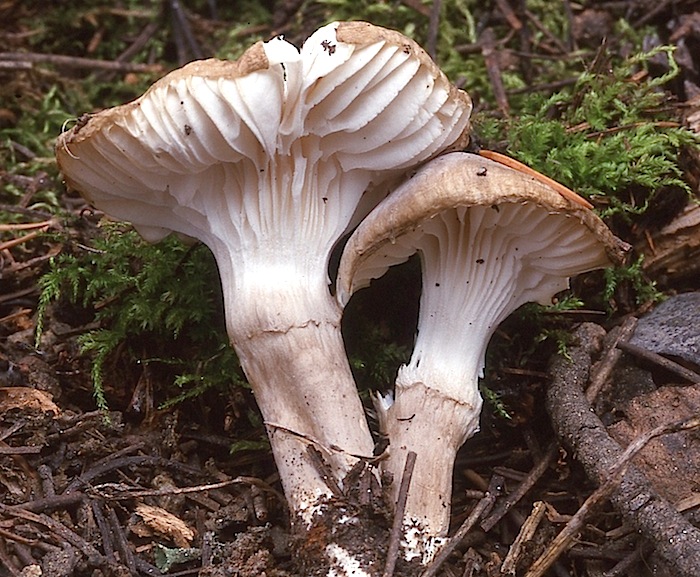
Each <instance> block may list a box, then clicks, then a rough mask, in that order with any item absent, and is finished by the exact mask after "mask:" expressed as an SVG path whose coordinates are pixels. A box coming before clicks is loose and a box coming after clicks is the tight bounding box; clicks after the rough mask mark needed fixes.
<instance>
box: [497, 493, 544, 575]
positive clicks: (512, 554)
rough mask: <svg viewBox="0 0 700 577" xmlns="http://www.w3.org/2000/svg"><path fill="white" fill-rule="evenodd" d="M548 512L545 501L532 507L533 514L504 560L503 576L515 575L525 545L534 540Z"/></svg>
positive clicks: (524, 524) (521, 529)
mask: <svg viewBox="0 0 700 577" xmlns="http://www.w3.org/2000/svg"><path fill="white" fill-rule="evenodd" d="M546 511H547V507H546V505H545V504H544V502H543V501H537V502H536V503H535V504H534V505H533V506H532V512H531V513H530V515H529V517H528V518H527V519H526V520H525V522H524V523H523V525H522V527H520V532H519V533H518V536H517V537H516V538H515V541H513V544H512V545H511V546H510V549H509V550H508V554H507V555H506V558H505V559H504V560H503V564H502V565H501V574H502V575H515V570H516V566H517V563H518V560H519V559H520V552H521V551H522V548H523V545H524V544H525V543H527V542H528V541H530V540H531V539H532V537H533V535H534V534H535V531H537V527H539V524H540V521H542V518H543V517H544V514H545V512H546Z"/></svg>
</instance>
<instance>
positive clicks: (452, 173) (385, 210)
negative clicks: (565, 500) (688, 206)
mask: <svg viewBox="0 0 700 577" xmlns="http://www.w3.org/2000/svg"><path fill="white" fill-rule="evenodd" d="M416 252H418V253H420V258H421V264H422V282H423V288H422V294H421V302H420V313H419V320H418V335H417V338H416V342H415V348H414V350H413V354H412V357H411V359H410V362H409V363H408V364H407V365H405V366H402V367H401V368H400V369H399V372H398V376H397V378H396V384H395V390H394V392H393V397H392V396H387V397H380V398H379V399H378V402H377V408H378V413H379V420H380V425H381V427H382V429H383V431H384V432H385V433H386V434H387V435H388V437H389V443H390V444H389V457H388V459H387V460H386V461H385V468H386V470H387V471H389V472H390V473H391V474H392V475H393V476H394V479H398V480H400V478H401V474H402V471H403V468H404V463H405V461H406V456H407V453H408V452H409V451H414V452H415V453H416V454H417V459H416V464H415V469H414V472H413V476H412V481H411V487H410V490H409V493H408V501H407V505H406V510H405V511H406V512H405V516H404V532H405V535H404V536H405V542H406V543H405V544H406V551H405V552H406V555H407V556H408V557H409V558H410V557H414V556H420V557H421V558H422V560H423V562H427V561H428V560H429V559H430V558H431V556H432V555H433V553H434V552H435V550H436V549H437V547H439V545H440V543H441V542H442V540H443V539H444V537H445V536H446V534H447V530H448V527H449V518H450V501H451V490H452V470H453V464H454V459H455V455H456V452H457V450H458V449H459V447H460V446H461V445H462V444H463V443H464V441H465V440H466V439H467V438H468V437H470V436H471V435H473V434H474V433H475V432H476V431H477V430H478V427H479V414H480V410H481V397H480V394H479V390H478V379H479V377H480V376H481V374H482V371H483V367H484V356H485V353H486V348H487V345H488V343H489V340H490V338H491V335H492V334H493V332H494V331H495V329H496V327H497V326H498V325H499V323H500V322H501V321H502V320H504V319H505V318H506V317H507V316H508V315H509V314H510V313H511V312H513V311H514V310H515V309H516V308H518V307H519V306H520V305H522V304H524V303H526V302H531V301H534V302H539V303H550V302H551V298H552V296H553V295H555V294H556V293H557V292H559V291H561V290H563V289H565V288H567V286H568V282H569V277H571V276H573V275H576V274H579V273H582V272H585V271H589V270H592V269H596V268H600V267H605V266H608V265H610V264H611V263H614V262H618V261H619V260H620V258H621V254H622V245H621V242H620V241H618V240H617V239H616V238H615V237H614V236H613V235H612V233H611V232H610V231H609V230H608V229H607V227H606V226H605V224H604V223H603V222H602V221H601V220H600V219H599V218H598V217H597V216H596V215H595V214H594V213H593V212H592V211H591V210H590V209H589V208H588V204H587V202H586V201H584V200H583V199H577V198H576V197H572V196H571V195H569V196H568V197H565V196H562V195H561V194H560V193H558V192H557V191H556V190H555V189H553V188H552V187H550V186H548V185H547V184H545V183H543V182H541V181H540V180H538V179H536V178H533V177H532V176H530V175H527V174H524V173H523V172H520V171H517V170H513V169H512V168H508V167H506V166H504V165H503V164H500V163H497V162H494V161H492V160H489V159H487V158H483V157H481V156H477V155H474V154H468V153H461V152H454V153H451V154H446V155H444V156H441V157H440V158H437V159H435V160H433V161H431V162H430V163H428V164H427V165H426V166H424V167H423V168H422V169H420V170H419V171H418V172H417V174H415V175H414V176H413V177H412V178H410V179H409V180H407V181H406V182H404V183H403V184H402V185H401V186H400V187H399V188H397V189H396V190H395V191H394V192H392V193H391V194H390V195H389V196H388V197H387V198H386V199H385V200H383V201H382V202H381V203H380V204H379V205H378V206H377V207H376V208H375V209H374V210H373V211H372V212H371V213H370V214H369V215H368V216H367V217H366V218H365V220H364V221H363V222H362V223H361V224H360V225H359V227H358V228H357V230H356V231H355V232H354V233H353V235H352V236H351V237H350V240H349V241H348V243H347V245H346V246H345V248H344V252H343V256H342V258H341V263H340V269H339V273H338V290H337V296H338V300H339V302H340V304H341V305H345V304H346V303H347V301H348V300H349V298H350V296H351V295H352V293H354V292H355V291H357V290H358V289H360V288H362V287H364V286H367V285H368V284H369V283H370V281H371V280H372V279H374V278H378V277H379V276H381V275H382V274H384V272H385V271H386V270H387V268H388V267H389V266H391V265H394V264H397V263H400V262H403V261H405V260H406V259H407V258H409V256H411V255H413V254H414V253H416ZM394 489H395V490H398V483H395V487H394Z"/></svg>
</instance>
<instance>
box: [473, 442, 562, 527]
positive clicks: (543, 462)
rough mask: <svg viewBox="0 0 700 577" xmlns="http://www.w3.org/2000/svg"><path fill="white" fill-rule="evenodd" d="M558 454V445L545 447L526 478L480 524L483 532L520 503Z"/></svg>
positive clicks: (552, 444) (553, 444)
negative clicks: (545, 449)
mask: <svg viewBox="0 0 700 577" xmlns="http://www.w3.org/2000/svg"><path fill="white" fill-rule="evenodd" d="M558 452H559V445H558V443H551V444H550V445H549V447H547V451H546V452H545V454H544V455H543V456H542V458H541V459H540V460H539V461H538V462H537V464H536V465H535V466H534V467H533V468H532V469H531V470H530V472H529V473H528V474H527V477H525V478H524V479H523V480H522V481H521V482H520V484H519V485H518V487H517V488H516V489H515V491H513V492H512V493H510V494H509V495H508V496H507V497H505V498H504V499H502V500H501V501H499V503H498V504H497V505H496V506H495V507H494V509H493V511H492V512H491V514H490V515H489V516H488V517H486V519H484V520H483V521H482V522H481V528H482V529H483V530H484V531H486V532H487V533H488V532H489V531H490V530H491V529H492V528H493V527H494V526H495V525H496V523H498V522H499V521H500V520H501V519H502V518H503V517H504V516H505V515H506V513H508V511H510V510H511V508H512V507H513V505H515V504H516V503H518V501H520V499H522V498H523V497H524V496H525V495H526V494H527V492H528V491H529V490H530V489H532V487H533V486H534V484H535V483H536V482H537V480H538V479H539V478H540V477H541V476H542V475H543V474H544V472H545V471H546V470H547V469H548V468H549V466H550V465H551V464H552V462H553V461H554V458H555V457H556V456H557V453H558Z"/></svg>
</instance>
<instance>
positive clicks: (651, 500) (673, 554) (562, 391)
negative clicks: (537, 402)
mask: <svg viewBox="0 0 700 577" xmlns="http://www.w3.org/2000/svg"><path fill="white" fill-rule="evenodd" d="M596 331H602V329H601V328H600V327H598V326H596V325H590V324H584V325H581V327H580V328H579V329H578V330H577V331H576V336H577V337H578V339H579V345H578V346H575V347H571V348H570V349H569V358H570V359H571V360H568V359H565V358H563V357H557V358H556V359H554V360H553V362H552V364H551V367H550V373H551V375H552V382H551V384H550V387H549V389H548V391H547V401H546V404H547V411H548V412H549V414H550V417H551V420H552V424H553V426H554V429H555V431H556V433H557V435H558V437H559V438H560V439H561V440H562V442H563V443H564V444H565V445H567V446H569V447H570V448H571V449H572V452H573V454H575V455H576V457H577V459H578V460H579V462H580V463H581V464H582V465H583V467H584V469H585V471H586V474H587V475H588V477H589V478H591V479H592V480H593V481H595V482H596V483H598V484H599V485H601V484H603V483H605V482H606V480H607V479H608V478H609V471H610V470H611V469H612V468H613V467H614V466H615V464H616V463H617V462H619V460H620V457H621V455H622V454H623V450H622V449H621V447H620V446H619V445H618V444H617V443H616V442H615V441H614V440H613V439H612V438H611V437H610V436H609V435H608V433H607V431H606V430H605V426H604V425H603V423H602V422H601V421H600V419H599V418H598V417H597V416H596V415H595V413H594V412H593V411H592V410H591V406H590V404H589V403H588V401H587V400H586V397H585V394H584V392H583V388H584V386H585V384H586V381H587V380H588V374H589V371H590V367H591V364H592V363H591V356H592V354H593V352H594V351H595V350H597V344H598V343H597V340H598V339H599V338H600V334H596ZM610 502H611V503H612V505H613V506H614V507H615V508H616V509H617V510H618V511H619V513H620V514H621V515H622V518H623V519H624V520H625V521H626V522H627V523H629V524H630V525H631V526H632V527H634V529H635V530H637V531H638V532H639V533H640V534H642V535H643V536H644V537H645V538H646V539H648V540H649V541H650V542H651V543H653V544H654V546H655V549H656V553H657V554H658V556H659V557H660V558H661V559H662V560H663V561H664V562H665V563H666V564H667V565H668V566H669V567H670V568H671V569H672V573H673V574H674V575H676V576H677V577H697V576H698V575H700V530H698V529H697V528H696V527H694V526H693V525H691V524H690V523H689V522H688V521H687V520H686V519H685V518H684V517H683V515H681V514H680V513H679V512H678V511H676V509H675V508H674V507H673V505H672V504H671V503H669V502H668V501H666V500H665V499H663V498H662V497H661V496H660V495H659V494H658V493H657V492H656V491H655V490H654V489H653V488H652V487H651V486H650V484H649V482H648V480H647V479H646V477H645V476H644V474H643V473H641V471H639V469H637V468H636V467H634V466H630V467H629V469H628V471H627V474H626V475H625V476H624V478H623V479H622V481H621V482H620V484H619V487H617V488H616V489H615V490H614V491H613V492H612V494H611V496H610Z"/></svg>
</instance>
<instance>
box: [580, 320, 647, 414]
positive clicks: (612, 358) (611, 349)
mask: <svg viewBox="0 0 700 577" xmlns="http://www.w3.org/2000/svg"><path fill="white" fill-rule="evenodd" d="M636 326H637V319H636V317H629V318H628V319H626V320H625V322H624V323H622V325H621V326H620V327H619V328H618V329H613V330H616V334H615V337H614V338H613V339H612V341H611V342H610V343H609V344H608V346H607V347H606V350H605V351H604V352H603V356H602V357H601V359H600V360H599V361H598V362H597V363H596V364H595V365H593V368H592V370H591V377H590V380H589V382H588V387H587V388H586V399H587V400H588V402H589V403H592V402H593V401H594V400H595V398H596V397H597V396H598V394H599V393H600V391H601V390H603V387H604V386H605V384H606V383H607V382H608V377H609V376H610V374H611V373H612V371H613V369H614V368H615V365H616V364H617V361H618V360H619V359H620V357H621V356H622V351H621V350H620V349H618V348H617V345H618V344H619V343H621V342H623V341H627V340H628V339H629V338H630V337H631V336H632V335H633V334H634V329H635V327H636ZM612 334H613V333H612V331H611V333H610V335H611V336H612Z"/></svg>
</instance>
